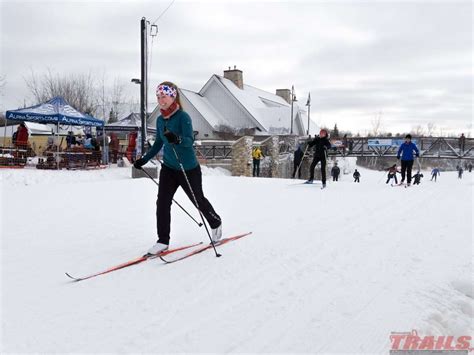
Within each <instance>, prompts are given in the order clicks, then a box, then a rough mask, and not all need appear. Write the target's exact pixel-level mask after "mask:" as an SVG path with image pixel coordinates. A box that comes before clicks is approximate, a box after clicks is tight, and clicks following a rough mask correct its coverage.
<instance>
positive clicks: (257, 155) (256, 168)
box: [252, 147, 263, 177]
mask: <svg viewBox="0 0 474 355" xmlns="http://www.w3.org/2000/svg"><path fill="white" fill-rule="evenodd" d="M262 158H263V153H262V150H261V149H260V147H255V148H253V150H252V159H253V173H252V175H253V177H255V176H256V177H259V176H260V159H262Z"/></svg>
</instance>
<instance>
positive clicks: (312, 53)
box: [0, 1, 473, 132]
mask: <svg viewBox="0 0 474 355" xmlns="http://www.w3.org/2000/svg"><path fill="white" fill-rule="evenodd" d="M168 4H169V2H168V1H159V2H143V1H123V2H115V1H114V2H92V1H84V2H73V1H70V2H39V3H34V2H21V1H20V2H19V1H3V2H2V3H0V6H1V8H0V10H1V27H2V28H1V32H2V37H1V43H2V45H1V50H2V53H1V54H2V57H1V59H2V73H4V74H6V76H7V85H6V88H5V89H6V92H5V94H4V96H3V105H2V106H3V109H7V108H14V107H17V106H19V105H22V104H23V101H24V99H25V98H26V99H27V100H28V99H31V98H29V92H28V90H27V88H26V85H25V84H24V81H23V79H22V77H23V76H24V75H25V74H27V73H28V72H29V70H30V68H31V69H32V70H34V71H35V72H37V73H42V72H44V71H45V70H46V69H47V68H51V69H52V70H53V71H54V72H56V73H58V74H67V73H71V72H73V73H78V72H89V71H91V70H92V71H94V72H97V73H98V74H99V73H102V72H103V71H106V73H107V74H108V76H109V77H110V78H120V79H121V80H122V82H123V83H124V87H125V89H126V95H128V96H130V97H135V98H136V97H137V96H138V87H137V86H135V85H132V84H130V83H129V82H130V78H132V77H137V76H138V75H139V73H140V67H139V65H140V59H139V48H140V43H139V20H140V18H141V17H142V16H146V17H147V18H148V19H149V20H151V21H152V20H154V19H156V18H157V17H158V15H159V14H160V13H161V12H162V11H163V10H164V9H165V8H166V7H167V6H168ZM157 24H158V26H159V34H158V37H157V38H155V39H154V41H153V47H152V49H153V50H152V58H153V61H152V65H151V73H150V84H151V88H150V101H151V102H154V98H153V91H154V90H153V87H154V86H155V85H156V83H158V82H160V81H162V80H173V81H175V82H177V83H178V84H179V85H181V86H183V87H185V88H187V89H191V90H199V89H200V88H201V87H202V86H203V85H204V83H205V82H206V81H207V80H208V79H209V77H210V76H211V75H212V74H219V75H222V71H223V70H224V69H227V67H228V66H233V65H237V66H238V68H239V69H242V70H243V71H244V81H245V82H246V83H248V84H250V85H253V86H256V87H259V88H262V89H265V90H268V91H270V92H274V91H275V89H277V88H290V87H291V85H293V84H294V85H295V88H296V92H297V96H298V98H299V100H300V101H303V100H306V97H307V95H308V92H309V91H311V96H312V100H313V106H312V110H311V112H312V114H313V117H314V118H315V119H316V120H320V122H319V123H322V124H327V125H330V126H331V125H333V124H334V123H335V122H337V123H338V126H339V127H340V128H342V129H351V130H355V131H357V130H360V131H361V132H362V131H364V130H369V129H370V126H371V124H370V121H371V119H372V118H373V117H374V115H375V113H376V112H379V111H383V112H384V114H383V117H384V120H385V128H386V129H387V130H391V129H393V130H399V131H408V130H409V129H411V128H412V127H413V126H416V125H422V126H423V125H426V124H427V123H428V122H437V124H438V126H440V127H441V126H446V131H447V130H448V129H450V130H451V131H452V132H460V131H467V127H471V128H472V94H473V89H472V80H473V73H472V3H471V2H470V1H465V2H444V3H443V2H431V1H421V2H403V1H400V2H375V1H369V2H359V1H354V2H339V1H336V2H306V1H296V2H295V1H291V2H290V1H288V2H268V1H262V2H248V1H234V2H228V1H221V2H209V1H203V2H199V1H177V2H176V3H175V4H174V5H173V6H172V7H171V8H170V9H169V10H168V12H167V13H166V14H165V15H164V16H163V17H162V18H161V19H160V20H159V21H158V23H157ZM150 47H151V42H150Z"/></svg>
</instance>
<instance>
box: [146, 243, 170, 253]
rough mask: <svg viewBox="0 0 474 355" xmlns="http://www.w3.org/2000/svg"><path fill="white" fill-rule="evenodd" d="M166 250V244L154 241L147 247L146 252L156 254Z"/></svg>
mask: <svg viewBox="0 0 474 355" xmlns="http://www.w3.org/2000/svg"><path fill="white" fill-rule="evenodd" d="M166 250H168V244H163V243H156V244H155V245H153V246H152V247H151V248H150V249H148V252H147V254H149V255H156V254H159V253H162V252H164V251H166Z"/></svg>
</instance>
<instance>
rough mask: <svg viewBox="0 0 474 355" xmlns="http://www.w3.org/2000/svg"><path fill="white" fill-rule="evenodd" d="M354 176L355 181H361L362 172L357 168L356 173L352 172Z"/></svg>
mask: <svg viewBox="0 0 474 355" xmlns="http://www.w3.org/2000/svg"><path fill="white" fill-rule="evenodd" d="M352 177H353V178H354V182H360V180H359V179H360V173H359V172H358V171H357V169H355V171H354V174H352Z"/></svg>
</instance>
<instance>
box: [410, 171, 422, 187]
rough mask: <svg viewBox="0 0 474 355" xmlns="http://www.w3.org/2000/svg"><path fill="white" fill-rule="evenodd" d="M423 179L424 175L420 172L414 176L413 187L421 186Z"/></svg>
mask: <svg viewBox="0 0 474 355" xmlns="http://www.w3.org/2000/svg"><path fill="white" fill-rule="evenodd" d="M422 177H423V174H422V173H420V172H417V173H416V174H415V175H413V176H412V179H413V185H420V182H421V178H422Z"/></svg>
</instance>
